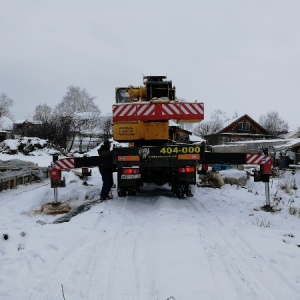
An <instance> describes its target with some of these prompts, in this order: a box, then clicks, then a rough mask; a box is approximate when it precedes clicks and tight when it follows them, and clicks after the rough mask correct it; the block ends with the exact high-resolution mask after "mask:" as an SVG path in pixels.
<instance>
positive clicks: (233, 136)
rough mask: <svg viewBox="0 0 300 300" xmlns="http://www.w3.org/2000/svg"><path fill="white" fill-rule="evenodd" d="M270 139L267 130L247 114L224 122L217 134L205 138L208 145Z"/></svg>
mask: <svg viewBox="0 0 300 300" xmlns="http://www.w3.org/2000/svg"><path fill="white" fill-rule="evenodd" d="M270 138H272V136H271V135H269V134H268V132H267V130H266V129H265V128H264V127H262V126H261V125H260V124H259V123H257V122H256V121H254V120H253V119H252V118H250V117H249V116H248V115H247V114H246V115H243V116H241V117H238V118H235V119H233V120H230V121H228V122H226V123H225V124H224V126H223V127H222V128H221V129H220V130H219V131H218V132H216V133H214V134H210V135H207V136H205V139H207V141H208V144H210V145H220V144H226V143H230V142H238V141H248V140H261V139H270Z"/></svg>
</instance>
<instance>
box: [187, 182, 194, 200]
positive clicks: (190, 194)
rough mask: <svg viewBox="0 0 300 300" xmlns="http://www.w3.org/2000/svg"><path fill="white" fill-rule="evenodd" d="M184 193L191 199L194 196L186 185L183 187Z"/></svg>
mask: <svg viewBox="0 0 300 300" xmlns="http://www.w3.org/2000/svg"><path fill="white" fill-rule="evenodd" d="M185 193H186V196H187V197H193V196H194V195H193V193H192V189H191V187H190V186H189V185H188V184H187V185H186V187H185Z"/></svg>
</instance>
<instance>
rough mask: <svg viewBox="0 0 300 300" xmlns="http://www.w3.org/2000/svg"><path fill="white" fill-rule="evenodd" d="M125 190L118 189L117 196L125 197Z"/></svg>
mask: <svg viewBox="0 0 300 300" xmlns="http://www.w3.org/2000/svg"><path fill="white" fill-rule="evenodd" d="M126 195H127V191H126V190H125V189H119V190H118V196H119V197H126Z"/></svg>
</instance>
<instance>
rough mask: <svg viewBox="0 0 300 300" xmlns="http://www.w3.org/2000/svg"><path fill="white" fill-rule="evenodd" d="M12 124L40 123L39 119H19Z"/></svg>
mask: <svg viewBox="0 0 300 300" xmlns="http://www.w3.org/2000/svg"><path fill="white" fill-rule="evenodd" d="M13 123H14V124H23V123H31V124H42V122H40V121H33V120H29V119H21V120H17V121H15V122H13Z"/></svg>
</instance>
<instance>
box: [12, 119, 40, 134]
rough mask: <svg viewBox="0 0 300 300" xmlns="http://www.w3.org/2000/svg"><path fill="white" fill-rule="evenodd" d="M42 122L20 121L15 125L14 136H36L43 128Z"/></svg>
mask: <svg viewBox="0 0 300 300" xmlns="http://www.w3.org/2000/svg"><path fill="white" fill-rule="evenodd" d="M41 124H42V123H41V122H38V121H32V120H27V119H26V120H18V121H16V122H14V123H13V130H12V131H13V134H14V135H20V136H36V134H35V133H36V132H38V131H39V129H40V127H41Z"/></svg>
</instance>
